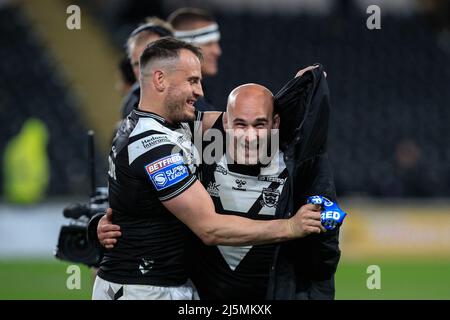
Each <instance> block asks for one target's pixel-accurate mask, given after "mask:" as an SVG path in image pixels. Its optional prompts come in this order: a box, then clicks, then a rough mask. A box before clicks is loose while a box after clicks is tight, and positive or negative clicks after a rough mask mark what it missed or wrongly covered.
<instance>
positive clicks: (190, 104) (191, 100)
mask: <svg viewBox="0 0 450 320" xmlns="http://www.w3.org/2000/svg"><path fill="white" fill-rule="evenodd" d="M195 101H196V100H195V99H188V100H187V101H186V104H187V105H188V106H191V107H192V108H194V104H195Z"/></svg>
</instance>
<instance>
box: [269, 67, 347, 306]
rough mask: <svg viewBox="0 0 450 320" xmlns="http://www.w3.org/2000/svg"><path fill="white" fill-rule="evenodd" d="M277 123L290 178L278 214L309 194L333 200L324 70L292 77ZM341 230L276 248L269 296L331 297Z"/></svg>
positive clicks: (286, 213)
mask: <svg viewBox="0 0 450 320" xmlns="http://www.w3.org/2000/svg"><path fill="white" fill-rule="evenodd" d="M275 108H276V109H275V110H276V112H278V113H279V115H280V119H281V125H280V149H281V150H282V151H283V152H284V160H285V163H286V167H287V170H288V173H289V175H288V179H287V183H286V184H285V187H284V189H283V192H282V194H281V195H280V199H279V203H278V206H277V212H276V215H277V217H278V218H288V217H290V216H292V215H293V214H295V212H296V211H297V210H298V209H299V208H300V207H301V206H302V205H304V204H305V203H306V199H307V197H309V196H312V195H322V196H325V197H327V198H329V199H331V200H332V201H336V191H335V186H334V179H333V173H332V170H331V166H330V163H329V160H328V155H327V136H328V124H329V114H330V102H329V90H328V85H327V81H326V78H325V76H324V75H323V67H322V66H321V65H319V67H318V68H316V69H314V70H312V71H308V72H306V73H305V74H304V75H303V76H301V77H297V78H294V79H292V80H291V81H290V82H288V83H287V84H286V85H285V86H284V87H283V88H282V89H281V90H280V91H279V92H278V93H277V94H276V96H275ZM338 238H339V229H335V230H333V231H327V232H325V233H321V234H314V235H309V236H307V237H305V238H301V239H297V240H294V241H289V242H285V243H282V244H279V245H277V248H276V250H275V257H274V262H273V265H272V269H271V274H270V280H269V287H268V293H267V298H268V299H270V300H273V299H283V300H288V299H334V292H335V289H334V273H335V272H336V268H337V265H338V262H339V258H340V250H339V240H338Z"/></svg>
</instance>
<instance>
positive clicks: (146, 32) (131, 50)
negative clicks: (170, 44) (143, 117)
mask: <svg viewBox="0 0 450 320" xmlns="http://www.w3.org/2000/svg"><path fill="white" fill-rule="evenodd" d="M171 36H173V32H172V27H171V26H170V24H168V23H167V22H165V21H164V20H162V19H160V18H157V17H150V18H147V19H146V20H145V22H144V23H143V24H141V25H139V26H138V27H137V28H136V29H134V30H133V31H132V32H131V34H130V36H129V37H128V40H127V42H126V50H127V55H128V58H129V61H130V64H131V68H132V70H133V73H134V77H135V79H136V82H135V83H134V84H133V86H132V87H131V91H130V92H129V94H128V95H127V96H126V97H125V99H124V100H123V102H122V108H121V109H122V118H126V117H127V115H128V114H129V113H130V112H131V111H132V110H134V109H137V106H138V104H139V99H140V94H141V90H140V88H139V58H140V56H141V54H142V52H143V51H144V49H145V47H146V46H147V45H148V44H149V43H151V42H153V41H155V40H158V39H160V38H162V37H171Z"/></svg>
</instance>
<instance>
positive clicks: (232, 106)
mask: <svg viewBox="0 0 450 320" xmlns="http://www.w3.org/2000/svg"><path fill="white" fill-rule="evenodd" d="M279 120H280V119H279V116H278V115H276V114H274V105H273V95H272V93H271V92H270V91H269V90H268V89H267V88H265V87H263V86H261V85H258V84H245V85H242V86H239V87H237V88H236V89H234V90H233V91H232V92H231V93H230V95H229V98H228V104H227V112H226V113H224V114H222V115H221V116H220V117H219V118H218V119H217V121H216V122H215V123H214V125H213V126H212V128H211V130H214V129H215V130H217V131H218V132H220V135H221V136H223V137H225V136H226V135H227V134H228V135H229V136H231V137H230V139H229V140H228V141H232V139H233V141H235V143H228V144H226V143H224V146H223V149H222V151H223V153H222V154H221V155H214V156H215V159H216V162H214V163H211V164H209V165H202V166H201V172H200V174H201V182H202V183H203V185H204V186H205V188H206V190H207V191H208V193H209V195H210V196H211V198H212V199H213V202H214V206H215V208H216V211H217V213H219V214H223V215H237V216H242V217H246V218H250V219H254V220H271V219H275V211H276V208H277V204H278V200H279V197H280V195H281V193H282V190H283V187H284V183H285V182H286V179H287V171H286V165H285V163H284V160H283V153H282V152H281V151H280V150H279V149H278V148H276V144H277V141H271V140H270V139H268V138H270V137H271V136H272V135H271V133H274V134H275V135H274V136H273V138H276V137H277V135H276V131H271V130H272V129H278V127H279V124H280V121H279ZM217 136H219V135H217ZM224 140H226V139H224ZM215 141H216V140H215ZM216 142H217V141H216ZM224 142H225V141H224ZM271 145H272V146H271ZM270 147H273V148H272V149H273V154H271V152H270V151H268V150H265V149H266V148H270ZM205 150H208V146H207V145H205ZM258 152H259V156H260V157H258ZM263 152H264V153H263ZM263 154H264V155H267V156H268V158H267V159H265V160H266V161H264V159H261V158H262V157H261V156H262V155H263ZM239 155H241V156H242V157H241V158H240V159H239ZM207 156H209V155H208V154H206V153H204V157H207ZM206 161H207V159H206ZM192 241H193V245H192V247H191V248H190V249H191V254H190V258H191V259H190V261H191V262H192V265H191V266H192V268H191V277H192V280H193V281H194V284H195V286H196V288H197V290H198V292H199V295H200V298H201V299H213V300H230V299H238V300H243V299H256V300H262V299H264V298H265V296H266V292H267V283H268V279H269V271H270V266H271V264H272V260H273V256H274V248H275V245H274V244H263V245H256V246H251V245H247V246H225V245H217V246H206V245H204V244H202V243H201V241H199V240H196V238H193V239H192ZM119 242H120V241H119Z"/></svg>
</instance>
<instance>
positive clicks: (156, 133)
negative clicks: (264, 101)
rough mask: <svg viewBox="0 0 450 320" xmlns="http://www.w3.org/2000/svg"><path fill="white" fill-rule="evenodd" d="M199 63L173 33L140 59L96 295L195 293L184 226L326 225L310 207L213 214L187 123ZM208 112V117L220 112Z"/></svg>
mask: <svg viewBox="0 0 450 320" xmlns="http://www.w3.org/2000/svg"><path fill="white" fill-rule="evenodd" d="M200 61H201V53H200V51H199V50H198V48H196V47H194V46H192V45H189V44H187V43H185V42H182V41H179V40H175V39H170V38H165V39H160V40H157V41H155V42H154V43H152V44H151V45H149V46H148V47H147V48H146V49H145V50H144V52H143V54H142V56H141V58H140V73H141V75H140V85H141V99H140V102H139V108H138V110H137V111H133V112H132V113H131V115H130V116H129V117H128V119H127V120H126V121H124V122H123V123H122V125H121V127H120V128H119V131H118V134H117V135H116V137H115V139H114V141H113V146H112V149H111V153H110V158H109V162H110V169H109V203H110V206H111V208H112V211H113V222H114V223H116V224H118V225H119V226H120V227H121V241H120V242H119V243H117V245H116V246H115V247H114V249H111V250H108V251H106V252H105V255H104V258H103V260H102V262H101V265H100V271H99V273H98V277H97V278H96V282H95V285H94V290H93V298H94V299H192V298H194V289H193V288H192V287H191V286H190V285H189V283H188V275H187V264H186V262H185V260H184V258H185V255H186V252H185V247H184V244H185V241H186V239H187V236H188V230H187V228H186V226H187V227H189V229H191V230H192V231H193V232H194V233H195V234H196V235H197V236H198V237H199V238H200V239H201V240H202V241H203V242H204V243H205V244H208V245H217V244H223V245H251V244H264V243H271V242H281V241H285V240H290V239H295V238H300V237H304V236H306V235H308V234H310V233H320V232H323V231H324V228H323V227H322V225H321V223H320V208H319V207H318V206H315V205H305V206H303V207H302V208H301V209H300V210H298V213H297V214H295V215H294V216H293V217H292V218H289V219H277V220H271V221H255V220H252V219H247V218H243V217H239V216H236V215H220V214H216V211H215V209H214V204H213V202H212V200H211V198H210V196H209V194H208V193H207V192H206V190H205V188H204V187H203V186H202V185H201V183H200V182H199V181H198V180H197V179H196V177H195V175H194V174H195V170H196V169H195V149H194V147H193V144H192V141H190V138H191V136H192V130H194V131H195V129H196V128H194V127H193V126H191V127H189V125H187V124H186V123H185V122H187V121H194V120H195V119H196V112H195V108H194V106H193V105H194V103H195V101H196V99H197V98H198V97H200V96H202V94H203V92H202V87H201V71H200ZM197 116H199V115H197ZM204 117H205V119H204V121H203V123H208V122H211V120H209V121H208V119H207V118H208V117H210V118H211V117H212V118H216V117H217V114H212V115H208V114H205V115H204ZM115 235H117V234H115ZM104 244H108V243H104Z"/></svg>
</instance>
